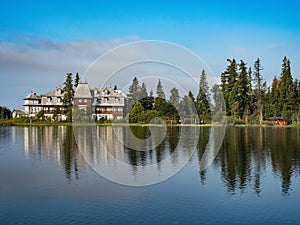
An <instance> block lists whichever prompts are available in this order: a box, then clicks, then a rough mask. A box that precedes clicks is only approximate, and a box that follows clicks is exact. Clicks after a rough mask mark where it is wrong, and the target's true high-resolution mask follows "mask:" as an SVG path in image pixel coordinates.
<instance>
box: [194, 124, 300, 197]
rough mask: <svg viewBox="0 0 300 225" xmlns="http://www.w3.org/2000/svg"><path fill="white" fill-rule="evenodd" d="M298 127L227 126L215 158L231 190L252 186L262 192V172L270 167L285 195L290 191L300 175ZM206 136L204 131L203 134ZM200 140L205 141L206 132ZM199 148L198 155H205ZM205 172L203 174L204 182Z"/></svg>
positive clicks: (201, 176) (201, 175)
mask: <svg viewBox="0 0 300 225" xmlns="http://www.w3.org/2000/svg"><path fill="white" fill-rule="evenodd" d="M299 134H300V131H299V128H281V127H276V128H274V127H273V128H272V127H259V128H257V127H243V128H238V127H231V128H227V130H226V135H225V138H224V141H223V145H222V148H221V150H220V152H219V154H218V157H217V158H216V160H215V161H214V164H215V166H217V167H218V168H220V171H221V179H222V180H223V182H224V183H225V184H226V186H227V189H228V191H229V192H230V193H233V194H234V193H236V192H237V190H240V191H241V192H244V191H245V188H246V187H247V186H251V187H252V188H253V189H254V191H255V192H256V193H257V195H259V194H260V192H261V191H262V190H261V180H262V179H263V178H262V176H261V175H262V174H263V173H265V172H266V170H267V169H268V168H271V169H272V173H273V176H275V177H277V178H279V179H280V180H281V191H282V194H283V195H287V194H289V191H290V187H291V183H292V177H293V176H299V174H300V157H299V153H300V152H299V151H300V149H299V147H300V135H299ZM203 135H204V134H203ZM199 140H202V141H205V140H207V137H206V136H205V135H204V137H203V138H200V139H199ZM202 151H203V150H202V149H201V148H199V152H198V153H199V154H198V155H201V154H202ZM205 177H206V176H205V172H202V173H200V178H201V180H202V183H204V181H205Z"/></svg>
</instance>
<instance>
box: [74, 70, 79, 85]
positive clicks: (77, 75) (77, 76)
mask: <svg viewBox="0 0 300 225" xmlns="http://www.w3.org/2000/svg"><path fill="white" fill-rule="evenodd" d="M79 81H80V78H79V74H78V73H76V76H75V84H74V86H75V87H77V86H78V83H79Z"/></svg>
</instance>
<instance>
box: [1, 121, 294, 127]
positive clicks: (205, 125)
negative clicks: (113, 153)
mask: <svg viewBox="0 0 300 225" xmlns="http://www.w3.org/2000/svg"><path fill="white" fill-rule="evenodd" d="M164 125H165V126H167V127H219V126H225V127H276V128H277V127H280V128H293V127H295V128H299V127H300V124H290V125H286V126H282V125H272V124H225V125H222V124H219V123H215V124H214V123H210V124H142V123H87V124H74V123H70V122H66V123H63V122H53V123H49V122H40V123H14V122H12V121H10V120H4V121H0V127H13V126H15V127H30V126H39V127H42V126H120V127H124V126H139V127H149V126H164Z"/></svg>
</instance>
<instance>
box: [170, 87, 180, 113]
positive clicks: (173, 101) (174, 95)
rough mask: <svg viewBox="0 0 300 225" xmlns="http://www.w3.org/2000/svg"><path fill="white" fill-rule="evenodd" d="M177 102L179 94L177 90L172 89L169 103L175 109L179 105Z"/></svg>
mask: <svg viewBox="0 0 300 225" xmlns="http://www.w3.org/2000/svg"><path fill="white" fill-rule="evenodd" d="M179 101H180V96H179V92H178V89H177V88H175V87H173V88H172V89H171V96H170V103H171V104H172V105H173V106H174V107H175V108H177V107H178V105H179Z"/></svg>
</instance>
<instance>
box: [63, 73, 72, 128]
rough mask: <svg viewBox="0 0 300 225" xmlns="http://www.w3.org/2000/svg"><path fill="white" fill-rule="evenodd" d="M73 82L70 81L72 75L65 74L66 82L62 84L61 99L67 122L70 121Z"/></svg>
mask: <svg viewBox="0 0 300 225" xmlns="http://www.w3.org/2000/svg"><path fill="white" fill-rule="evenodd" d="M72 83H73V80H72V73H67V76H66V81H65V82H64V88H63V90H64V97H63V99H62V101H63V104H64V106H65V108H66V113H67V121H68V122H71V121H72V105H73V97H74V90H73V84H72Z"/></svg>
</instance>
